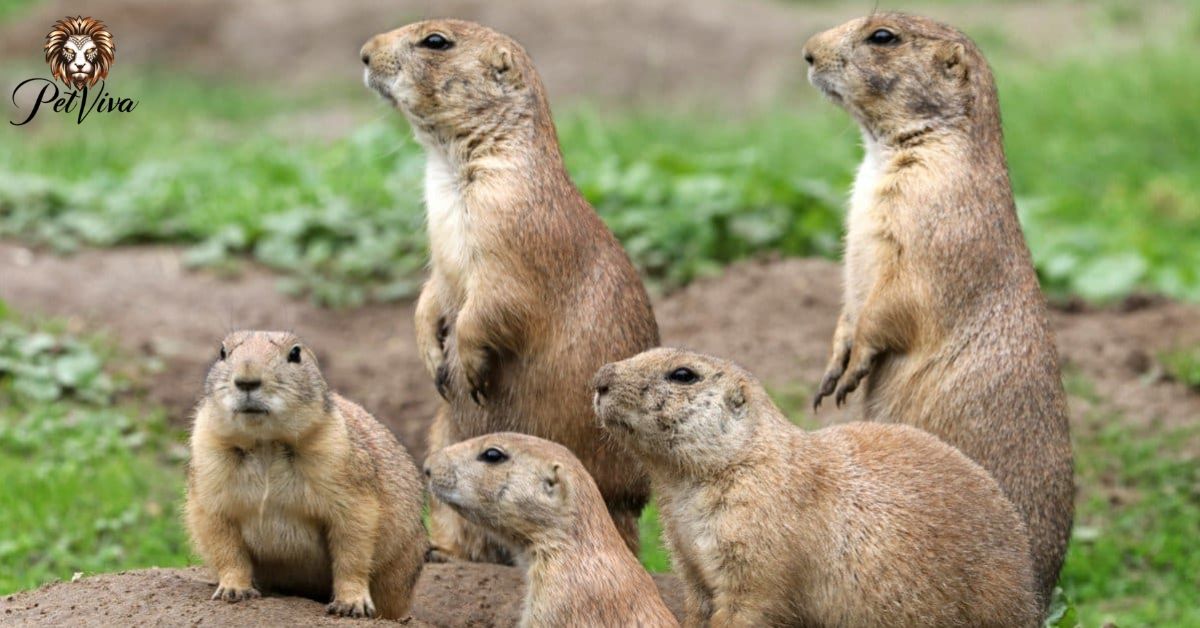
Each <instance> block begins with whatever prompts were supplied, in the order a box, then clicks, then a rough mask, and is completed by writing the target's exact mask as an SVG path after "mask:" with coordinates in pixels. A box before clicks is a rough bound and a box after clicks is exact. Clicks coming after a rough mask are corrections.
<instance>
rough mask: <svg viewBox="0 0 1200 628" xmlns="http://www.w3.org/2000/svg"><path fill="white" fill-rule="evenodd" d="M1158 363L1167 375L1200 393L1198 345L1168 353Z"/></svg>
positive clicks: (1199, 351)
mask: <svg viewBox="0 0 1200 628" xmlns="http://www.w3.org/2000/svg"><path fill="white" fill-rule="evenodd" d="M1159 361H1160V362H1161V363H1162V365H1163V367H1164V368H1165V369H1166V371H1167V374H1168V375H1170V376H1171V377H1173V378H1175V379H1176V380H1177V381H1180V382H1183V383H1184V384H1187V385H1188V386H1191V387H1192V388H1194V389H1196V390H1198V391H1200V345H1198V346H1193V347H1187V348H1182V349H1175V350H1173V351H1168V352H1166V353H1164V354H1162V355H1161V356H1159Z"/></svg>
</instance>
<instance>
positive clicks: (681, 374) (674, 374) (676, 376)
mask: <svg viewBox="0 0 1200 628" xmlns="http://www.w3.org/2000/svg"><path fill="white" fill-rule="evenodd" d="M667 379H668V380H670V381H672V382H675V383H677V384H695V383H696V382H698V381H700V376H699V375H697V374H696V371H693V370H692V369H690V368H688V367H686V366H681V367H679V368H677V369H675V370H674V371H671V372H670V373H668V374H667Z"/></svg>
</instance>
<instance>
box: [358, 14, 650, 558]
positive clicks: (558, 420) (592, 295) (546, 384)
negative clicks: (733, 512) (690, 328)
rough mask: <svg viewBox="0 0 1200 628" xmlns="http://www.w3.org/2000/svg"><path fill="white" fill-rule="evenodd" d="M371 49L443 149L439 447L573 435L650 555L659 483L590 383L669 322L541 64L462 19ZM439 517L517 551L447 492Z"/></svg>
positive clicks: (445, 538)
mask: <svg viewBox="0 0 1200 628" xmlns="http://www.w3.org/2000/svg"><path fill="white" fill-rule="evenodd" d="M362 60H363V63H364V64H365V65H366V82H367V84H368V85H369V86H370V87H371V88H373V89H374V90H375V91H377V92H378V93H380V94H381V95H383V97H384V98H385V99H387V100H388V101H389V102H391V103H392V104H393V105H395V106H396V107H397V108H398V109H399V110H400V111H402V112H403V113H404V115H405V117H406V118H407V119H408V121H409V122H410V123H411V125H412V127H413V131H414V133H415V134H416V137H417V140H418V141H419V142H420V144H421V145H422V147H424V149H425V154H426V159H427V162H426V176H425V201H426V212H427V215H428V223H429V241H430V255H431V264H430V273H429V279H428V281H427V282H426V284H425V286H424V289H423V290H422V291H421V296H420V298H419V299H418V301H417V309H416V317H415V318H416V332H417V344H418V349H419V351H420V354H421V357H422V359H423V361H424V364H425V367H426V369H427V370H428V372H429V375H430V377H431V378H433V379H434V380H435V381H436V383H437V385H438V388H439V390H440V391H441V392H442V395H443V396H444V397H445V400H446V403H445V404H444V405H443V406H442V407H441V409H440V410H439V412H438V414H437V417H436V418H435V420H434V424H433V426H432V428H431V430H430V451H437V450H438V449H441V448H443V447H445V446H447V445H450V444H453V443H456V442H459V441H462V440H465V439H467V438H471V437H474V436H481V435H484V434H488V433H491V432H497V431H517V432H522V433H526V434H532V435H534V436H538V437H541V438H545V439H547V440H551V441H554V442H557V443H560V444H562V445H564V446H566V447H567V448H568V449H570V450H571V451H572V452H573V453H574V454H575V455H576V456H577V457H578V458H579V459H580V461H581V462H582V463H583V465H584V467H585V468H587V470H588V472H589V473H590V474H591V475H592V477H593V478H595V481H596V484H597V486H599V488H600V493H601V494H602V495H603V496H604V500H605V503H606V504H607V505H608V510H609V512H610V513H611V515H612V517H613V519H614V521H615V522H616V524H617V528H618V529H619V530H620V531H621V534H622V536H623V537H624V538H625V542H626V544H627V545H628V546H629V548H630V549H631V550H632V551H634V552H635V553H636V551H637V549H638V536H637V534H638V528H637V518H638V515H639V514H640V513H641V510H642V507H643V505H644V504H645V502H646V499H647V497H648V495H649V484H648V483H647V480H646V477H645V474H644V473H643V472H641V470H640V469H639V467H638V464H637V461H636V460H635V459H633V458H632V457H630V456H629V454H628V453H627V452H625V451H624V450H623V449H621V448H619V447H617V446H615V445H614V444H613V443H612V442H611V441H608V440H605V439H603V438H601V434H600V430H599V428H598V426H597V425H596V421H595V417H593V416H592V412H591V404H590V398H589V391H588V381H589V380H590V379H591V377H592V375H593V374H594V373H595V371H596V369H598V368H600V366H601V365H603V364H604V363H606V362H609V361H612V360H618V359H622V358H625V357H629V356H631V355H634V354H636V353H638V352H640V351H642V350H644V349H647V348H649V347H652V346H655V345H657V344H658V327H657V324H656V323H655V320H654V314H653V312H652V311H651V308H650V300H649V298H648V297H647V295H646V291H645V289H644V288H643V286H642V282H641V279H640V277H639V276H638V274H637V271H636V270H635V269H634V267H633V265H632V264H631V263H630V261H629V258H628V257H627V256H626V255H625V252H624V250H623V249H622V248H621V245H620V244H619V243H618V242H617V240H616V238H614V237H613V235H612V233H611V232H610V231H609V230H608V228H607V227H606V226H605V225H604V223H603V222H602V221H601V220H600V217H599V216H597V215H596V212H595V211H594V210H593V209H592V207H591V206H590V205H589V204H588V203H587V201H586V200H584V198H583V197H582V196H581V195H580V193H579V191H578V190H577V189H576V188H575V185H574V184H573V183H572V182H571V179H570V177H569V176H568V175H567V171H566V168H565V167H564V165H563V161H562V155H561V153H560V151H559V146H558V137H557V134H556V132H555V128H554V121H553V120H552V118H551V115H550V106H549V104H548V102H547V100H546V93H545V89H544V88H543V87H542V82H541V79H540V78H539V77H538V73H537V71H536V70H535V69H534V66H533V63H532V61H531V60H530V59H529V56H528V55H527V54H526V53H525V50H524V49H523V48H522V47H521V46H520V44H518V43H517V42H515V41H513V40H512V39H511V38H509V37H507V36H505V35H502V34H500V33H497V32H495V31H493V30H491V29H488V28H485V27H483V26H480V25H478V24H473V23H470V22H463V21H459V20H430V21H425V22H418V23H415V24H410V25H408V26H405V27H403V28H400V29H397V30H394V31H391V32H388V33H384V34H381V35H377V36H375V37H373V38H372V39H371V40H370V41H368V42H367V44H366V45H365V46H363V49H362ZM431 525H432V535H433V544H434V546H435V547H436V548H437V549H438V550H439V551H441V552H444V553H446V554H448V555H450V556H458V557H464V558H469V559H473V560H492V561H501V562H505V561H507V560H509V559H510V558H511V557H510V556H509V552H508V550H507V548H505V547H503V546H502V545H497V544H496V543H495V542H494V541H493V540H492V539H489V537H488V536H487V535H486V534H485V533H483V532H482V531H480V530H478V529H477V528H476V527H475V526H473V525H472V524H469V523H468V522H466V521H464V520H463V519H462V518H461V517H460V516H458V515H457V514H455V513H454V512H453V511H452V510H451V509H449V508H446V507H444V505H442V504H440V503H439V502H437V501H436V500H434V501H433V508H432V521H431Z"/></svg>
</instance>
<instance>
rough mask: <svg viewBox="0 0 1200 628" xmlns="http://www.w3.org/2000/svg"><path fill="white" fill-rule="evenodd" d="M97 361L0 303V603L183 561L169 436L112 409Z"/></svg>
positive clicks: (136, 414)
mask: <svg viewBox="0 0 1200 628" xmlns="http://www.w3.org/2000/svg"><path fill="white" fill-rule="evenodd" d="M107 355H108V353H107V352H106V350H104V349H103V348H102V347H100V346H99V345H97V344H95V343H94V342H90V341H80V340H78V339H76V338H74V337H72V336H71V335H70V334H67V333H65V332H63V331H62V330H61V328H56V327H54V326H53V325H32V324H28V323H26V322H23V321H19V320H17V319H16V317H15V316H14V315H13V314H11V313H9V312H7V311H6V310H5V309H4V308H3V302H0V477H3V478H4V479H5V481H4V482H3V483H2V484H0V530H3V531H4V532H2V533H0V593H7V592H11V591H15V590H19V589H26V588H31V587H35V586H37V585H39V584H42V583H45V582H49V581H52V580H63V579H70V578H71V577H72V576H73V575H74V574H75V573H76V572H83V573H96V572H107V571H115V570H119V569H127V568H133V567H146V566H151V565H158V566H164V567H165V566H175V565H185V564H187V563H188V560H189V550H188V545H187V540H186V537H185V535H184V532H183V529H182V525H181V522H180V519H179V516H178V512H177V508H178V504H179V501H180V498H181V496H182V487H183V481H182V478H183V471H182V466H181V459H180V457H179V456H180V455H181V454H180V452H182V451H183V450H182V445H181V444H179V441H178V439H179V434H178V433H176V432H175V431H173V430H171V429H169V428H168V427H167V423H166V420H165V417H164V415H163V413H162V412H160V411H156V410H145V409H138V408H137V407H136V406H135V405H134V404H132V403H113V402H114V400H115V399H116V397H115V395H116V394H117V391H118V389H119V388H120V387H121V385H120V374H114V373H112V372H111V370H109V369H106V368H104V359H105V357H106V356H107Z"/></svg>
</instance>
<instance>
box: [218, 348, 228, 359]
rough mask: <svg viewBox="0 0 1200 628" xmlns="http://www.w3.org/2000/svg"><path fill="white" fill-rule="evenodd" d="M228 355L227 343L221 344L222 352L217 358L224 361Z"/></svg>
mask: <svg viewBox="0 0 1200 628" xmlns="http://www.w3.org/2000/svg"><path fill="white" fill-rule="evenodd" d="M226 357H227V355H226V353H225V345H221V352H220V353H218V354H217V359H218V360H220V361H222V362H224V361H225V358H226Z"/></svg>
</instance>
